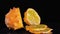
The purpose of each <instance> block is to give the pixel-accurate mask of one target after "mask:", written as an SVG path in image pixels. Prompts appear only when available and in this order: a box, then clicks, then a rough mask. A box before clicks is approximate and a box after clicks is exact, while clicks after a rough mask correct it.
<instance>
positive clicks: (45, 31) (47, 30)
mask: <svg viewBox="0 0 60 34" xmlns="http://www.w3.org/2000/svg"><path fill="white" fill-rule="evenodd" d="M51 31H52V29H50V28H46V29H44V30H38V31H34V30H33V31H31V30H29V32H31V33H46V34H47V33H50V32H51Z"/></svg>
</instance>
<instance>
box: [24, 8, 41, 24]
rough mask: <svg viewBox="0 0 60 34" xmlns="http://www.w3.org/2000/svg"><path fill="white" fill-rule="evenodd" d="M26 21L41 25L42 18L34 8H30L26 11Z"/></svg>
mask: <svg viewBox="0 0 60 34" xmlns="http://www.w3.org/2000/svg"><path fill="white" fill-rule="evenodd" d="M24 22H25V23H26V24H29V25H39V24H40V22H41V18H40V17H39V15H38V13H37V12H36V11H35V10H34V9H32V8H28V9H27V11H26V12H25V13H24Z"/></svg>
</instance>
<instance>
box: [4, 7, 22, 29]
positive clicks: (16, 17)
mask: <svg viewBox="0 0 60 34" xmlns="http://www.w3.org/2000/svg"><path fill="white" fill-rule="evenodd" d="M5 24H6V26H7V27H8V28H9V29H14V30H17V29H20V28H23V23H22V18H21V14H20V9H19V8H15V7H13V9H10V11H9V12H8V13H7V14H6V15H5Z"/></svg>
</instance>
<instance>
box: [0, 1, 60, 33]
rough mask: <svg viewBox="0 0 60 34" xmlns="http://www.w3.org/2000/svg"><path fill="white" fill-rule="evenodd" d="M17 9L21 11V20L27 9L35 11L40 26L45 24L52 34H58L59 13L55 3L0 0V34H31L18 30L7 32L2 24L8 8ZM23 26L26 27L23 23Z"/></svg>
mask: <svg viewBox="0 0 60 34" xmlns="http://www.w3.org/2000/svg"><path fill="white" fill-rule="evenodd" d="M13 7H19V8H20V10H21V15H22V18H23V17H24V12H25V11H26V10H27V9H28V8H33V9H35V10H36V11H37V12H38V14H39V16H40V17H41V24H42V23H43V24H46V25H48V27H50V28H52V29H53V31H52V32H53V34H59V31H60V23H59V19H60V18H59V17H60V16H59V12H58V11H57V6H56V3H54V2H53V1H46V0H7V1H6V0H0V34H31V33H30V32H27V31H26V30H25V29H23V28H22V29H19V30H16V31H13V30H9V29H8V28H7V27H6V25H5V22H4V19H5V14H6V13H7V12H9V9H10V8H13ZM23 24H24V26H25V25H26V24H25V23H24V22H23Z"/></svg>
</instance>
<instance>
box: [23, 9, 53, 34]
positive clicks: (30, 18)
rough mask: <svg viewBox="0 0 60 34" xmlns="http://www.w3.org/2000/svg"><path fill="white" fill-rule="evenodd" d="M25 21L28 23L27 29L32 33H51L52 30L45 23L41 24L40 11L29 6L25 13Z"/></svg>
mask: <svg viewBox="0 0 60 34" xmlns="http://www.w3.org/2000/svg"><path fill="white" fill-rule="evenodd" d="M24 22H25V23H26V24H27V25H26V27H25V28H26V30H27V31H29V32H31V33H35V34H36V33H39V34H40V33H50V32H51V31H52V29H51V28H49V27H48V26H47V25H45V24H40V22H41V18H40V17H39V15H38V13H37V12H36V11H35V10H34V9H32V8H28V9H27V11H26V12H25V13H24Z"/></svg>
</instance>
